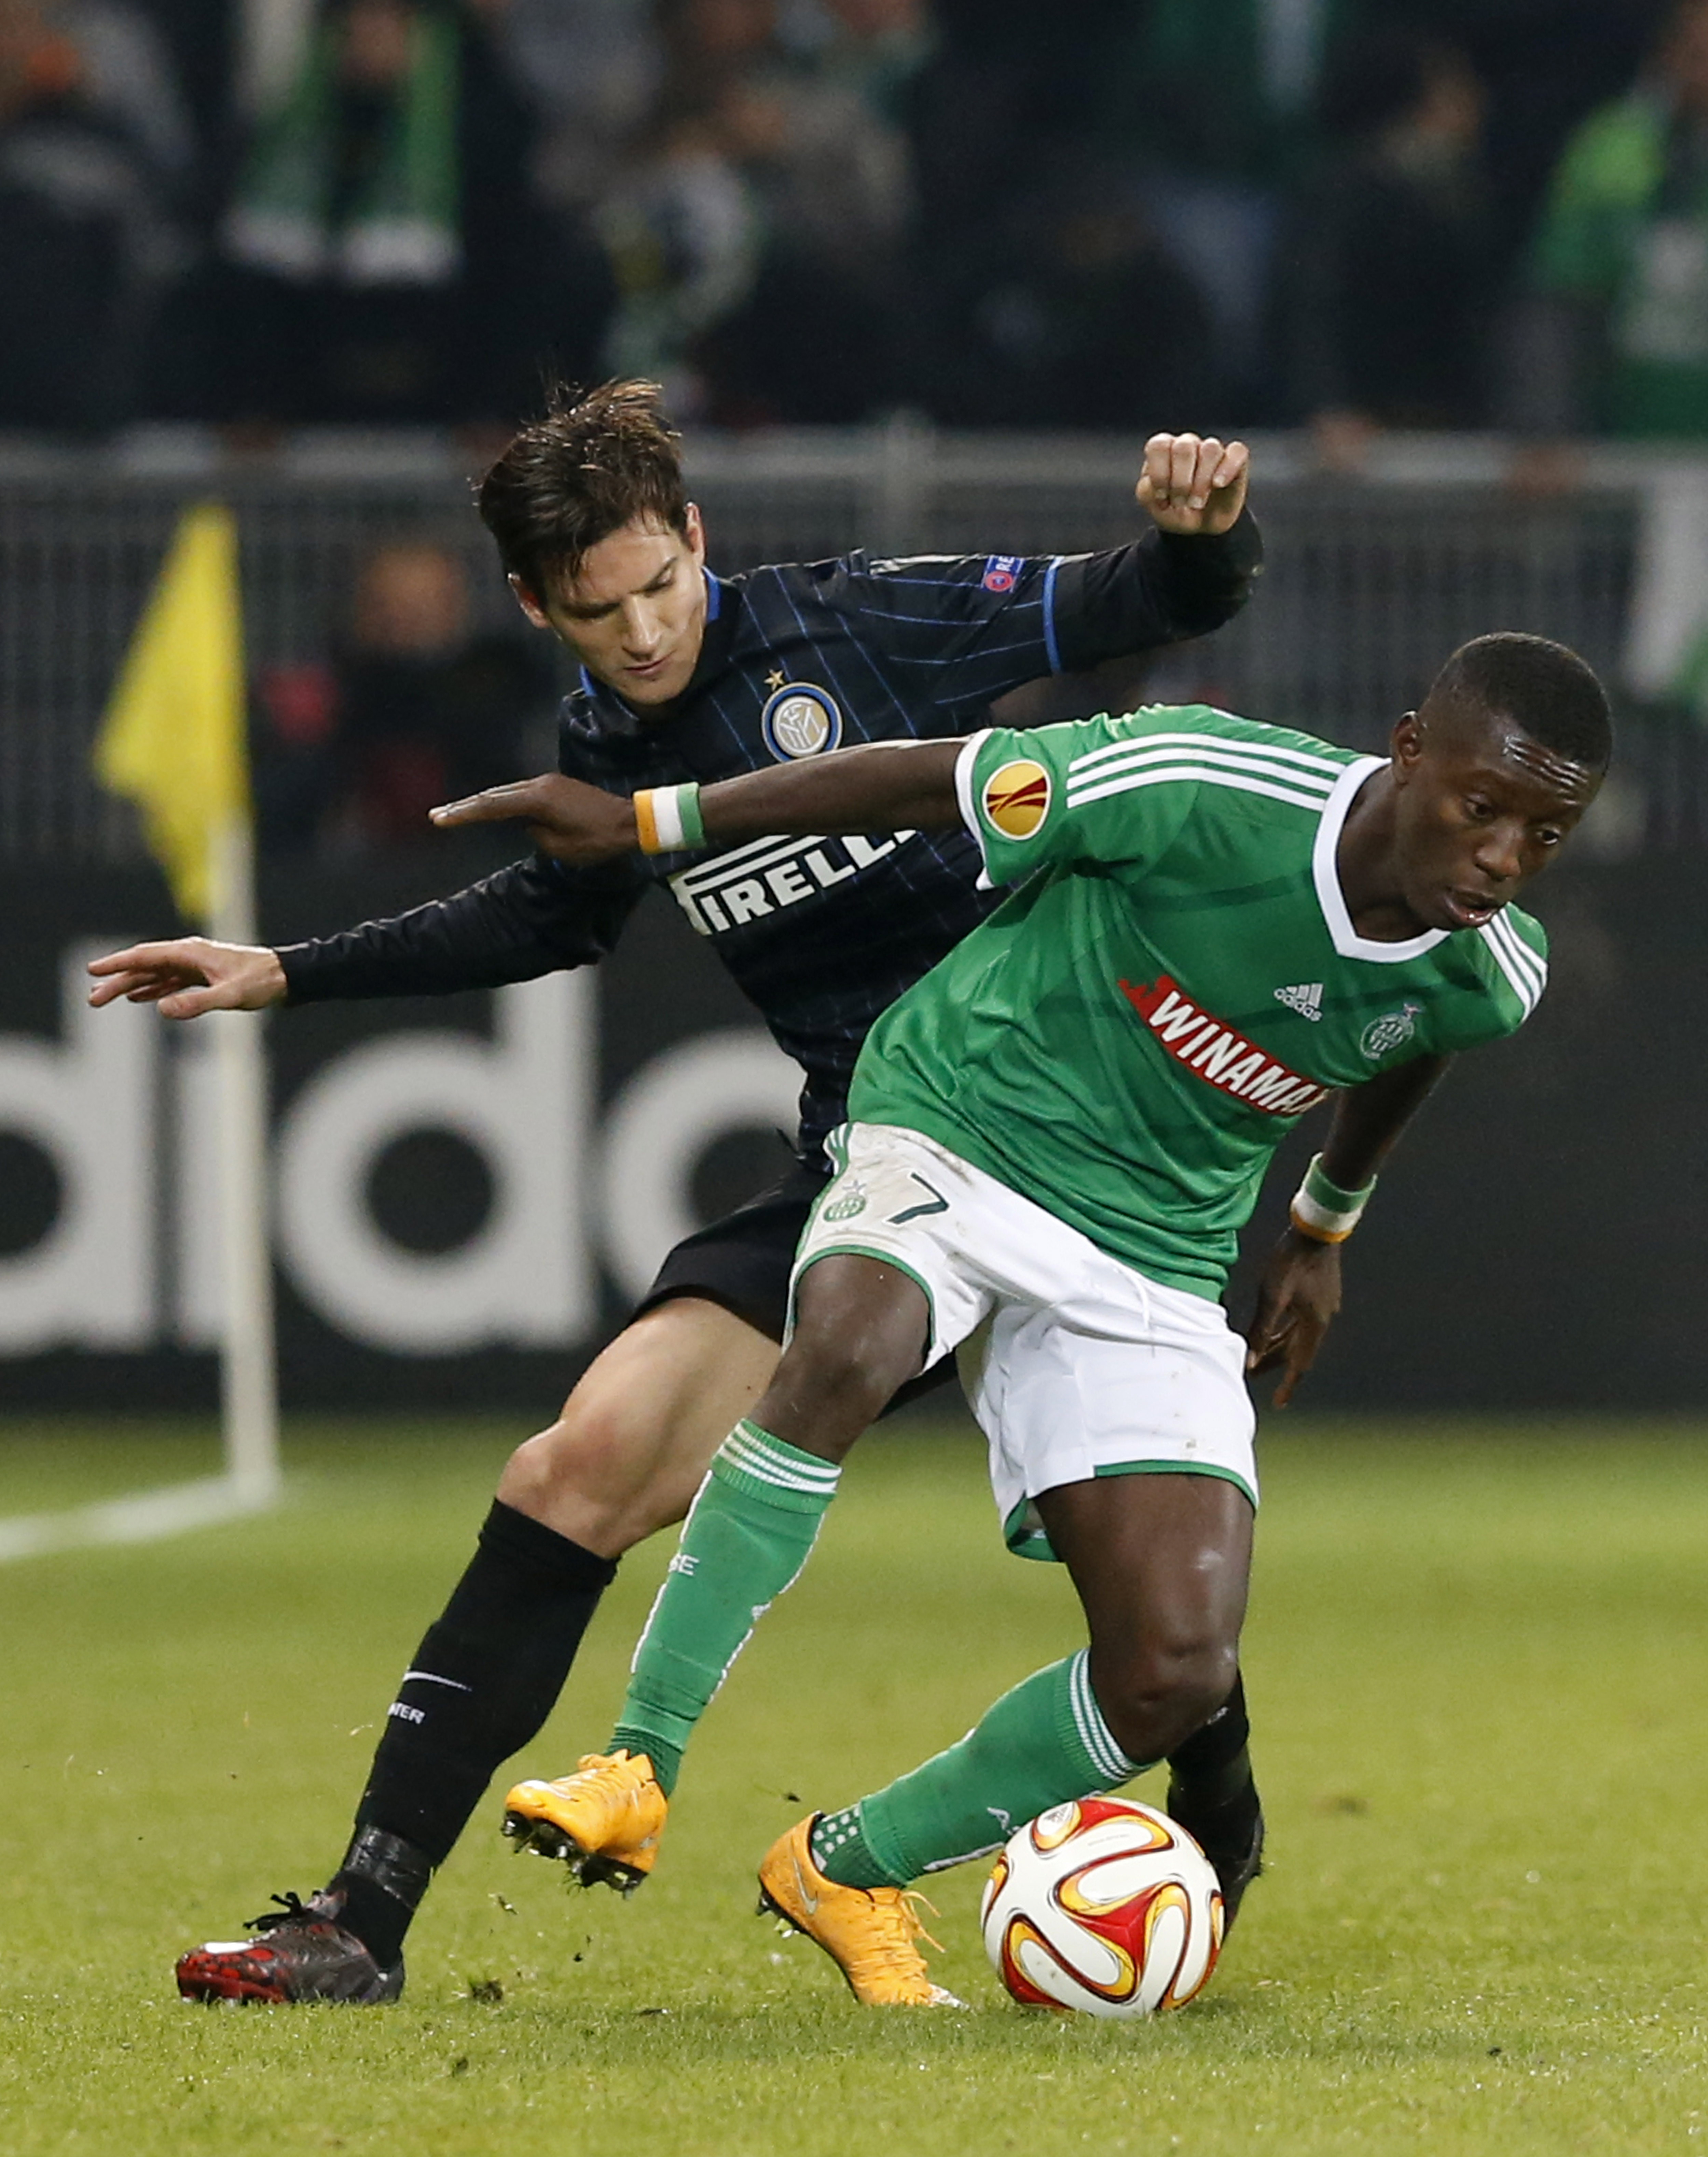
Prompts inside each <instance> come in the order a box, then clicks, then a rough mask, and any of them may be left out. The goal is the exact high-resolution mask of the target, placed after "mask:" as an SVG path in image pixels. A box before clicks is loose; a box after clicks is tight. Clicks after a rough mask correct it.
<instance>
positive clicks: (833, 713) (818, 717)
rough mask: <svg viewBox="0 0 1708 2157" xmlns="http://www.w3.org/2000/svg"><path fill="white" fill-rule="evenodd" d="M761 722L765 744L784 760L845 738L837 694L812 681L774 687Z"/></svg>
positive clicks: (819, 750) (817, 751)
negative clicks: (834, 694) (835, 696)
mask: <svg viewBox="0 0 1708 2157" xmlns="http://www.w3.org/2000/svg"><path fill="white" fill-rule="evenodd" d="M773 678H775V677H773ZM759 724H760V726H761V727H762V728H764V736H765V746H766V748H767V749H769V750H770V752H771V754H772V755H773V756H774V757H780V758H781V759H783V760H784V761H785V763H787V762H792V761H793V760H794V759H795V758H796V757H800V756H818V755H821V754H822V753H823V752H824V751H825V750H826V749H834V748H835V747H836V744H837V743H838V742H839V741H841V739H842V714H841V711H840V710H838V708H837V706H836V698H834V697H833V696H832V695H831V692H830V691H829V690H828V689H821V688H820V687H818V686H817V685H816V683H815V682H784V683H783V684H782V685H781V687H778V688H775V689H774V690H773V691H772V692H771V694H770V696H769V697H768V698H766V700H765V708H764V712H762V713H760V715H759Z"/></svg>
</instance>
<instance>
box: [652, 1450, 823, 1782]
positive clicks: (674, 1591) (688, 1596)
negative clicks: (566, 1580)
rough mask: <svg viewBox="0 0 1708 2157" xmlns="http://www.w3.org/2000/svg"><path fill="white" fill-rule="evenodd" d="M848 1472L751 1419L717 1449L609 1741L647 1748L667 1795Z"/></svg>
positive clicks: (801, 1562)
mask: <svg viewBox="0 0 1708 2157" xmlns="http://www.w3.org/2000/svg"><path fill="white" fill-rule="evenodd" d="M841 1473H842V1471H841V1469H840V1468H836V1467H834V1466H832V1465H831V1462H829V1461H828V1460H821V1459H819V1458H818V1456H817V1454H812V1453H802V1452H801V1451H800V1449H798V1448H797V1447H795V1446H793V1445H787V1444H785V1443H784V1441H783V1440H782V1439H780V1438H773V1437H772V1436H771V1434H770V1433H769V1431H764V1430H761V1429H759V1425H758V1424H757V1423H749V1421H748V1420H747V1418H745V1417H743V1418H742V1420H741V1421H740V1422H739V1423H738V1424H737V1425H736V1427H735V1429H733V1431H731V1433H730V1434H729V1435H728V1438H727V1439H724V1441H723V1444H722V1445H721V1446H720V1447H719V1448H718V1453H717V1455H716V1457H715V1458H714V1459H713V1463H712V1468H711V1472H710V1473H709V1474H708V1475H707V1478H706V1480H705V1481H704V1482H703V1483H702V1485H700V1493H699V1495H698V1496H697V1498H696V1499H695V1501H694V1503H693V1507H692V1511H690V1513H689V1515H688V1517H687V1520H686V1521H684V1522H683V1523H682V1540H681V1542H679V1544H678V1545H677V1554H676V1556H675V1557H673V1558H672V1559H671V1562H670V1571H669V1573H667V1574H666V1577H665V1583H664V1585H663V1587H662V1588H660V1589H659V1591H658V1599H657V1601H656V1602H655V1603H654V1604H653V1606H652V1615H651V1617H650V1618H649V1619H647V1621H646V1631H645V1632H644V1633H643V1634H641V1635H640V1645H639V1646H638V1647H637V1648H636V1649H635V1664H634V1670H633V1672H632V1675H631V1676H630V1681H629V1696H628V1698H627V1699H626V1700H625V1701H624V1702H623V1712H622V1715H621V1717H620V1718H619V1721H618V1723H617V1727H616V1729H615V1732H613V1733H612V1737H611V1750H612V1751H613V1752H615V1751H616V1750H617V1749H618V1748H619V1747H626V1748H627V1749H628V1750H629V1751H630V1753H646V1754H647V1755H648V1756H649V1758H651V1762H652V1764H653V1767H654V1768H656V1771H657V1774H658V1779H659V1781H660V1782H661V1784H663V1786H664V1789H665V1790H666V1793H668V1792H669V1791H670V1790H671V1789H674V1787H675V1784H676V1779H677V1769H678V1768H679V1767H680V1766H681V1765H682V1753H683V1752H684V1750H685V1749H686V1748H687V1742H688V1739H689V1737H690V1736H691V1735H692V1732H693V1727H694V1725H695V1724H696V1723H697V1722H698V1721H699V1719H700V1717H701V1716H702V1714H703V1713H704V1712H705V1710H706V1707H707V1702H708V1701H710V1700H711V1698H712V1696H713V1694H714V1693H715V1692H716V1691H717V1690H718V1686H721V1685H722V1684H723V1681H724V1679H725V1678H726V1677H727V1676H728V1674H729V1666H730V1665H731V1664H732V1663H733V1661H734V1660H735V1659H736V1657H737V1656H738V1655H739V1654H740V1653H741V1651H742V1650H743V1648H744V1647H745V1646H746V1645H747V1643H748V1636H749V1634H750V1633H751V1632H752V1631H753V1629H754V1626H755V1625H756V1624H758V1622H759V1619H761V1618H763V1617H764V1614H765V1612H766V1611H767V1609H769V1607H770V1605H771V1604H772V1603H773V1602H774V1600H775V1598H777V1597H778V1596H779V1595H780V1594H781V1593H783V1591H784V1589H785V1588H787V1587H789V1586H790V1583H792V1582H793V1581H794V1579H795V1575H796V1574H797V1573H799V1572H800V1568H802V1566H804V1565H805V1563H806V1561H807V1558H808V1556H809V1555H810V1552H811V1550H812V1547H813V1543H814V1541H815V1538H816V1537H817V1535H818V1532H819V1523H820V1522H821V1521H822V1520H823V1518H824V1516H825V1509H826V1506H828V1505H829V1504H830V1502H831V1499H832V1498H834V1497H835V1496H836V1485H837V1482H838V1480H840V1478H841Z"/></svg>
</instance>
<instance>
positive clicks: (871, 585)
mask: <svg viewBox="0 0 1708 2157" xmlns="http://www.w3.org/2000/svg"><path fill="white" fill-rule="evenodd" d="M1259 554H1260V549H1259V547H1258V541H1257V538H1256V533H1255V528H1254V527H1253V525H1252V523H1251V521H1250V519H1249V518H1245V519H1242V521H1241V523H1240V524H1238V525H1237V526H1236V527H1235V528H1234V530H1233V532H1232V533H1228V534H1227V535H1226V537H1225V538H1220V539H1213V538H1212V539H1203V538H1193V539H1181V538H1172V539H1170V538H1164V537H1163V536H1162V535H1160V534H1157V533H1151V534H1149V535H1147V537H1146V538H1145V539H1143V540H1140V541H1139V542H1137V543H1134V545H1133V546H1130V547H1126V548H1119V549H1118V550H1116V551H1114V553H1108V554H1096V555H1078V556H1066V557H1064V556H1045V557H1030V558H1028V557H1018V556H1012V555H1001V554H995V555H988V556H984V555H970V556H953V557H936V556H924V557H915V558H913V559H906V560H900V561H874V560H872V559H871V558H870V557H869V556H867V554H865V553H854V554H850V555H847V556H845V557H842V558H841V559H836V560H834V561H828V562H817V563H810V564H789V565H785V566H781V567H776V568H769V569H754V570H752V571H750V572H749V573H748V574H745V575H742V576H736V577H731V578H728V579H720V578H715V577H713V576H711V575H710V574H708V575H707V625H706V636H705V641H704V645H703V646H702V651H701V656H700V659H699V662H698V663H697V666H696V667H695V671H694V674H693V677H692V680H691V682H689V684H688V687H687V689H686V690H685V691H684V692H683V694H682V696H681V697H680V698H677V699H676V700H675V701H674V703H672V704H671V705H670V706H668V707H666V708H664V709H663V710H661V711H653V710H647V711H644V712H636V711H635V710H634V709H632V708H630V706H629V705H627V704H626V703H625V702H624V701H623V699H622V698H621V697H620V696H619V695H618V694H617V692H615V690H613V689H611V688H610V687H607V686H606V685H605V684H604V683H603V682H597V681H595V680H594V679H593V678H592V677H590V676H588V675H585V674H584V676H583V677H582V683H581V687H580V688H579V690H577V691H576V692H575V693H574V695H573V696H571V697H570V698H568V699H567V700H566V702H565V704H564V707H563V714H562V718H561V722H560V726H559V737H558V739H559V763H560V765H561V768H562V769H563V770H564V771H565V772H567V773H568V774H570V775H572V776H574V777H575V778H578V779H584V780H589V781H591V782H592V783H593V784H594V785H597V786H601V787H604V788H605V789H607V790H610V791H612V792H616V793H621V794H625V795H633V794H635V792H637V791H638V790H640V789H641V788H643V787H651V786H666V785H677V784H679V783H681V782H682V781H683V780H699V781H701V782H702V783H709V782H711V781H713V780H720V779H730V778H733V777H735V776H737V775H738V774H740V773H742V772H745V771H753V770H763V769H764V768H765V767H766V766H768V765H769V764H774V763H776V762H779V761H782V760H795V759H800V758H803V757H811V756H819V755H822V754H825V753H826V752H827V751H828V750H831V749H836V748H839V747H847V746H851V745H852V744H857V743H860V742H870V741H894V740H908V739H941V738H944V737H948V736H954V735H957V734H966V733H969V732H970V731H972V730H973V729H974V728H975V727H978V726H980V725H983V724H984V723H985V721H986V715H987V712H988V708H989V706H990V703H991V701H992V700H993V699H994V698H997V697H1000V696H1001V695H1002V694H1003V693H1004V692H1005V691H1006V690H1009V689H1012V688H1015V687H1018V686H1019V685H1020V684H1021V683H1022V682H1031V681H1036V680H1037V679H1038V678H1039V677H1042V676H1043V675H1046V674H1049V673H1055V672H1063V671H1068V672H1073V671H1077V670H1079V669H1082V668H1084V667H1090V666H1093V665H1094V664H1096V663H1097V662H1099V661H1101V660H1104V659H1107V658H1112V657H1115V656H1120V655H1122V654H1125V653H1130V652H1134V651H1143V650H1145V649H1147V648H1149V647H1150V646H1156V645H1160V644H1165V643H1169V642H1172V641H1177V640H1178V639H1180V638H1181V637H1183V636H1198V635H1201V634H1203V633H1204V632H1205V631H1206V630H1209V629H1213V628H1215V627H1217V626H1218V625H1220V624H1221V623H1222V621H1224V620H1227V618H1228V616H1229V615H1232V613H1233V612H1234V611H1235V610H1236V609H1237V607H1238V606H1239V605H1241V604H1242V601H1243V600H1244V598H1245V596H1246V594H1247V591H1248V587H1249V582H1250V579H1251V577H1252V576H1253V574H1255V572H1256V569H1257V567H1258V559H1259ZM979 873H980V855H979V851H978V847H977V846H976V845H975V842H974V841H973V839H972V838H971V837H970V835H969V834H967V833H966V832H965V831H932V832H922V831H913V832H908V831H874V832H872V833H869V834H868V835H867V836H866V837H821V838H777V839H760V840H754V841H749V842H746V843H744V844H743V845H740V846H737V847H729V848H727V849H725V850H723V852H717V853H701V854H695V855H675V856H660V857H651V858H648V857H640V856H637V857H635V858H634V859H632V860H631V861H629V862H624V863H621V864H619V865H614V866H612V867H608V868H604V869H600V870H597V871H588V870H577V869H571V868H568V867H564V866H563V865H562V864H561V863H558V862H552V861H549V860H548V859H545V858H544V857H536V858H535V859H533V860H531V861H528V862H518V863H517V864H516V865H514V866H513V867H511V868H507V869H502V870H500V871H499V872H498V873H497V874H496V876H492V877H488V878H485V879H483V881H482V882H481V883H479V884H476V885H474V886H472V887H471V888H470V889H469V890H467V891H466V892H461V893H457V894H456V895H455V897H454V898H449V899H443V900H439V901H436V902H435V903H433V904H432V905H430V906H426V907H419V908H416V909H414V911H413V912H411V913H409V914H401V915H399V916H397V917H396V918H395V919H393V920H391V921H387V922H373V923H368V924H364V925H363V927H361V928H359V929H351V930H347V931H346V932H345V933H344V934H342V935H339V936H333V937H327V938H323V939H321V940H317V941H316V942H314V943H311V944H301V945H291V946H288V947H286V950H284V951H282V952H281V954H280V956H281V958H282V960H283V961H284V964H285V970H286V979H287V981H288V983H289V992H290V996H291V1001H293V1002H296V1001H308V1000H311V999H316V998H320V997H324V996H374V995H385V994H405V993H419V992H421V991H448V990H451V989H458V988H467V987H471V986H496V985H497V984H498V983H501V982H503V981H522V980H528V979H531V978H532V977H533V976H537V975H539V974H543V973H546V972H548V971H550V970H553V968H556V967H560V966H564V965H580V964H585V963H588V962H589V961H591V960H596V959H598V958H599V957H600V956H602V955H604V952H606V951H608V950H610V948H611V945H612V944H613V943H614V942H615V939H616V937H617V935H618V934H619V933H620V929H621V927H622V924H623V922H624V921H625V919H626V918H627V916H628V914H629V913H630V910H631V909H632V908H633V906H634V905H635V902H636V901H637V900H638V898H640V894H641V893H642V892H643V891H644V890H645V889H646V887H647V885H648V884H649V883H655V882H661V883H664V884H665V885H666V888H668V889H669V891H670V892H671V895H672V896H673V897H674V898H675V900H676V902H677V904H678V905H679V906H681V908H682V911H683V913H684V914H685V915H686V916H687V920H688V922H689V924H690V926H691V927H692V929H694V930H695V932H696V934H698V935H701V936H702V937H704V938H705V939H706V940H707V942H708V943H710V944H711V945H712V946H713V949H714V950H716V952H717V954H718V957H719V958H720V959H721V960H722V961H723V964H724V965H725V966H726V967H727V968H728V970H729V972H730V974H731V975H732V976H733V978H734V980H735V981H736V982H737V984H738V986H740V988H741V989H742V990H743V992H744V994H745V995H746V996H748V997H749V999H750V1000H751V1001H752V1002H753V1003H754V1006H756V1008H757V1009H758V1010H759V1012H760V1014H761V1015H762V1016H763V1017H764V1021H765V1023H766V1024H767V1026H768V1027H769V1028H770V1030H771V1032H772V1033H773V1035H774V1037H775V1038H776V1040H777V1041H778V1042H779V1044H780V1045H781V1046H782V1047H783V1048H785V1049H786V1050H787V1051H788V1053H790V1055H791V1056H792V1057H794V1058H795V1060H796V1061H797V1062H798V1063H800V1066H801V1067H802V1068H803V1070H804V1071H805V1074H806V1085H805V1090H804V1092H803V1094H802V1096H801V1130H800V1145H801V1150H802V1152H803V1155H804V1156H806V1157H809V1158H812V1157H816V1156H817V1153H818V1149H819V1147H820V1145H821V1141H822V1140H823V1137H824V1135H825V1133H826V1131H827V1130H831V1128H833V1127H834V1126H835V1125H836V1124H837V1123H839V1122H840V1121H841V1119H842V1115H843V1112H844V1101H845V1098H846V1090H847V1084H848V1079H849V1077H850V1074H851V1072H852V1070H853V1068H854V1061H855V1058H856V1057H857V1055H858V1053H859V1051H860V1045H861V1043H862V1041H863V1040H864V1039H865V1037H866V1034H867V1029H868V1028H869V1027H870V1026H871V1025H872V1022H873V1020H874V1019H876V1018H877V1016H878V1014H879V1012H882V1011H883V1010H885V1009H886V1008H887V1006H889V1005H890V1004H891V1003H892V1002H893V1001H894V1000H895V998H896V997H897V996H899V995H900V994H901V993H902V991H903V990H904V989H906V988H908V987H909V986H911V985H912V984H913V982H914V981H917V980H918V978H919V976H921V975H922V974H923V973H925V972H927V971H928V970H929V969H930V968H931V967H932V966H934V965H935V964H936V962H937V961H938V960H939V959H940V958H941V957H942V956H943V955H944V952H946V951H947V950H949V948H950V947H951V946H952V945H954V943H956V942H957V941H958V940H959V938H960V937H962V936H963V935H965V934H966V932H967V931H968V930H969V929H971V928H972V927H973V926H974V925H975V924H976V923H977V922H979V921H980V920H982V919H984V917H985V914H986V913H988V912H989V911H990V909H991V907H993V906H994V905H995V903H997V900H998V897H999V894H996V893H991V892H988V891H981V890H980V888H979V884H978V880H979Z"/></svg>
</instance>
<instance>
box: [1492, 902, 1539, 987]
mask: <svg viewBox="0 0 1708 2157" xmlns="http://www.w3.org/2000/svg"><path fill="white" fill-rule="evenodd" d="M1489 928H1490V929H1493V930H1494V931H1495V932H1496V934H1497V935H1498V937H1499V940H1500V944H1501V945H1502V947H1503V948H1504V949H1505V952H1506V955H1507V956H1508V958H1509V959H1510V960H1511V961H1512V964H1513V965H1514V966H1515V967H1516V968H1517V970H1518V971H1519V972H1520V974H1522V975H1524V976H1525V978H1526V979H1527V980H1528V981H1530V982H1531V984H1532V986H1533V988H1534V991H1535V993H1536V996H1538V997H1540V996H1541V993H1542V991H1543V990H1544V989H1545V988H1546V986H1547V985H1548V969H1547V965H1546V961H1545V960H1542V959H1541V958H1540V957H1539V956H1538V955H1536V952H1534V951H1532V950H1531V947H1530V946H1529V945H1528V944H1526V943H1525V940H1524V939H1523V937H1521V936H1520V934H1519V933H1518V931H1517V930H1516V929H1515V928H1514V927H1513V925H1512V924H1511V923H1510V921H1509V920H1508V919H1506V917H1505V914H1496V915H1495V916H1494V919H1493V920H1492V921H1491V922H1490V923H1489Z"/></svg>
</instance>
